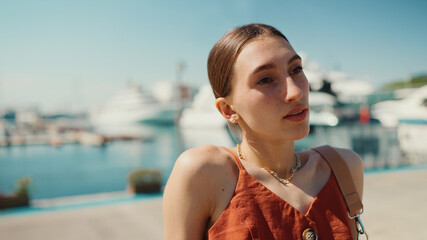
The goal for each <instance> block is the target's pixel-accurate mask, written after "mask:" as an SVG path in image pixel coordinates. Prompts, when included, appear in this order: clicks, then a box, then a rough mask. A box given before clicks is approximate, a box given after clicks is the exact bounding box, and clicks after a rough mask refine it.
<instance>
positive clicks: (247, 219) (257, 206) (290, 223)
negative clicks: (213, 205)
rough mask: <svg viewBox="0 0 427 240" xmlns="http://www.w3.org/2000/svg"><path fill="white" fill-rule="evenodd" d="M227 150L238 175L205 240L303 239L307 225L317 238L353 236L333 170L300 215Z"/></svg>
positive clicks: (341, 239)
mask: <svg viewBox="0 0 427 240" xmlns="http://www.w3.org/2000/svg"><path fill="white" fill-rule="evenodd" d="M227 150H228V149H227ZM228 151H229V152H230V153H231V154H233V156H234V158H235V160H236V164H237V166H238V167H239V178H238V180H237V185H236V189H235V191H234V194H233V197H232V198H231V200H230V203H229V204H228V206H227V208H226V209H225V210H224V212H223V213H222V214H221V216H220V217H219V219H218V221H217V222H216V223H215V224H214V225H213V226H212V227H211V228H210V229H209V231H208V232H207V236H206V239H239V240H242V239H263V240H264V239H304V238H303V236H302V235H303V232H304V231H305V230H306V229H310V228H311V229H312V230H314V231H315V232H316V233H317V236H318V238H317V239H321V240H323V239H328V240H329V239H340V240H346V239H352V237H351V230H350V225H349V224H350V221H349V218H348V216H347V208H346V204H345V202H344V199H343V197H342V195H341V192H340V190H339V187H338V184H337V182H336V180H335V177H334V175H333V173H332V174H331V177H330V178H329V180H328V182H327V183H326V185H325V186H324V187H323V188H322V189H321V191H320V192H319V194H318V195H317V197H316V198H315V199H314V201H313V202H312V204H311V206H310V208H309V210H308V211H307V213H306V214H303V213H301V212H299V211H298V210H297V209H295V208H294V207H293V206H291V205H290V204H289V203H287V202H286V201H285V200H283V199H282V198H280V197H279V196H277V195H276V194H274V193H273V192H271V191H270V190H269V189H268V188H266V187H265V186H264V185H262V184H261V183H260V182H259V181H258V180H256V179H255V178H254V177H252V176H251V175H250V174H249V173H248V172H247V171H246V170H245V169H244V168H243V166H242V165H241V163H240V161H239V159H238V158H237V156H236V155H235V154H234V153H233V152H231V151H230V150H228Z"/></svg>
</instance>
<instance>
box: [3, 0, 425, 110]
mask: <svg viewBox="0 0 427 240" xmlns="http://www.w3.org/2000/svg"><path fill="white" fill-rule="evenodd" d="M426 12H427V1H403V0H402V1H386V0H384V1H380V0H378V1H367V0H360V1H338V0H337V1H331V0H324V1H314V0H313V1H310V0H303V1H297V0H282V1H279V0H277V1H262V2H261V1H256V0H253V1H243V0H238V1H226V0H221V1H187V0H185V1H183V0H181V1H136V0H135V1H131V0H121V1H118V0H117V1H112V0H103V1H100V0H91V1H87V0H86V1H84V0H76V1H61V0H55V1H53V0H47V1H24V0H22V1H6V0H0V36H1V37H0V107H6V106H24V105H32V106H39V107H40V108H41V109H69V108H70V106H72V107H76V108H81V109H85V108H90V107H91V106H93V105H98V104H101V103H102V102H104V101H105V100H106V99H108V97H109V96H111V95H112V94H114V93H115V92H116V91H117V90H119V89H121V88H123V87H124V86H126V84H127V83H128V82H129V81H130V80H131V81H133V82H137V83H141V84H142V85H143V86H144V87H145V88H149V87H150V86H151V85H152V84H153V83H155V82H158V81H165V80H166V81H173V80H174V79H175V73H176V65H177V62H178V61H180V60H183V61H185V62H186V66H187V67H186V69H185V71H184V73H183V79H184V82H185V83H188V84H190V85H193V86H200V85H202V84H205V83H207V82H208V79H207V73H206V60H207V56H208V54H209V51H210V49H211V47H212V46H213V44H214V43H215V42H216V41H217V40H218V39H219V38H220V37H221V36H222V35H224V34H225V32H226V31H228V30H229V29H230V28H233V27H236V26H239V25H243V24H246V23H252V22H260V23H266V24H271V25H273V26H275V27H276V28H278V29H279V30H281V31H282V32H283V33H284V34H285V35H286V36H287V37H288V39H289V40H290V42H291V44H292V45H293V46H294V48H295V49H296V50H297V51H303V52H305V53H306V54H307V56H308V57H309V58H310V59H311V60H313V61H316V62H318V63H319V65H320V68H321V69H322V70H324V71H330V70H334V69H338V70H341V71H343V72H345V73H347V74H348V75H349V76H350V77H352V78H355V79H364V80H368V81H370V82H372V83H373V84H374V85H375V86H381V85H382V84H384V83H386V82H390V81H393V80H396V79H403V78H406V77H407V76H408V75H409V74H413V75H417V74H421V73H427V45H426V43H427V14H426Z"/></svg>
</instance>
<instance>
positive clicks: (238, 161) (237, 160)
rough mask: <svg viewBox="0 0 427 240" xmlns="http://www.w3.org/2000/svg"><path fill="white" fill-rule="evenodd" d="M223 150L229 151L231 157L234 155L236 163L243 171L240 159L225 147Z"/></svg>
mask: <svg viewBox="0 0 427 240" xmlns="http://www.w3.org/2000/svg"><path fill="white" fill-rule="evenodd" d="M223 148H224V149H225V150H227V151H228V152H229V153H231V155H233V157H234V160H235V161H236V164H237V167H238V168H239V170H242V169H243V166H242V163H241V162H240V159H239V158H238V157H237V156H236V154H235V153H234V152H233V151H231V150H230V149H228V148H226V147H223Z"/></svg>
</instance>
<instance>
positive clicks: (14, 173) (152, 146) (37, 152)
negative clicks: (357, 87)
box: [0, 124, 405, 199]
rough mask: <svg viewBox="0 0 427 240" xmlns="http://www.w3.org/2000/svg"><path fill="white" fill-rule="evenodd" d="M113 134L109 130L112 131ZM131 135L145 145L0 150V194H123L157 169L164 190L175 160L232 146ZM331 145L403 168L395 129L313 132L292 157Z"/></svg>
mask: <svg viewBox="0 0 427 240" xmlns="http://www.w3.org/2000/svg"><path fill="white" fill-rule="evenodd" d="M111 131H114V130H111ZM129 131H131V132H133V133H135V134H138V133H140V134H142V133H143V134H147V133H150V134H151V136H152V138H150V140H149V141H115V142H110V143H108V144H107V145H106V146H103V147H94V146H83V145H79V144H66V145H63V146H61V147H52V146H48V145H41V146H21V147H1V148H0V192H2V193H9V192H11V191H13V189H14V187H15V184H16V182H17V180H18V179H19V178H22V177H24V176H31V178H32V179H33V185H32V195H33V199H40V198H52V197H60V196H70V195H80V194H90V193H99V192H112V191H122V190H125V189H126V185H127V175H128V174H129V172H131V171H132V170H134V169H137V168H156V169H159V170H161V171H162V173H163V176H164V177H163V184H165V182H166V180H167V178H168V176H169V174H170V172H171V170H172V167H173V164H174V162H175V160H176V158H177V157H178V156H179V155H180V154H181V153H182V152H183V151H184V150H185V149H187V148H190V147H195V146H198V145H203V144H207V143H209V144H216V145H222V146H233V145H234V143H233V141H231V138H230V134H229V132H227V130H226V129H225V128H224V129H219V130H218V129H214V130H182V129H178V128H177V127H176V126H140V127H135V126H133V127H132V128H131V130H129ZM323 144H330V145H333V146H336V147H343V148H351V149H353V150H355V151H356V152H357V153H359V154H360V155H361V156H362V157H363V159H364V161H365V166H366V167H367V168H372V167H384V166H395V165H399V164H404V163H405V162H404V161H403V158H402V153H401V151H400V150H399V146H398V139H397V133H396V130H395V129H386V128H383V127H381V126H380V125H360V124H353V125H347V126H337V127H317V128H314V129H312V131H311V133H310V135H309V136H308V137H307V138H305V139H303V140H299V141H297V142H296V149H297V151H300V150H305V149H309V148H310V147H314V146H319V145H323Z"/></svg>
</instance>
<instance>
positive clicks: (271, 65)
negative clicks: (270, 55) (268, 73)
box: [251, 63, 276, 75]
mask: <svg viewBox="0 0 427 240" xmlns="http://www.w3.org/2000/svg"><path fill="white" fill-rule="evenodd" d="M275 67H276V64H274V63H266V64H263V65H261V66H258V67H257V68H255V70H254V71H252V73H251V75H255V74H257V73H259V72H261V71H264V70H268V69H272V68H275Z"/></svg>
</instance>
